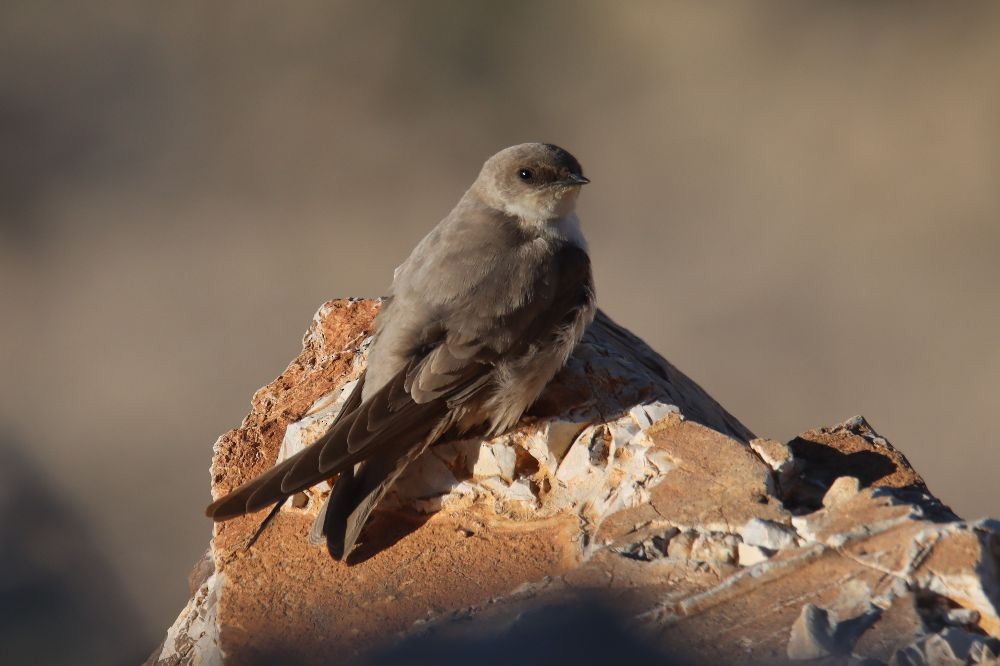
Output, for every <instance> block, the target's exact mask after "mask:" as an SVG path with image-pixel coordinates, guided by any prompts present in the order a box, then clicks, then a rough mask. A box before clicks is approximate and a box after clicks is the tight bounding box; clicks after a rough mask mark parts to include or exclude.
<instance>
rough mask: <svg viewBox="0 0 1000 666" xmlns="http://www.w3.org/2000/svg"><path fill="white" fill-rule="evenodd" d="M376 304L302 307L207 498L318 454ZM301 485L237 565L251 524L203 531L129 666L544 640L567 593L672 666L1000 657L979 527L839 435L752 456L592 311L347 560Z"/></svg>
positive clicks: (995, 554)
mask: <svg viewBox="0 0 1000 666" xmlns="http://www.w3.org/2000/svg"><path fill="white" fill-rule="evenodd" d="M377 309H378V302H376V301H364V300H345V301H332V302H330V303H327V304H325V305H324V306H323V307H322V308H320V310H319V312H318V313H317V315H316V317H315V320H314V322H313V324H312V326H311V327H310V329H309V332H308V333H307V334H306V337H305V340H304V348H303V351H302V353H301V354H300V355H299V357H298V358H297V359H295V361H293V362H292V363H291V364H290V365H289V367H288V369H287V370H286V371H285V372H284V373H283V374H282V375H281V376H280V377H279V378H278V379H276V380H275V381H274V382H272V383H271V384H270V385H268V386H267V387H265V388H263V389H261V390H260V391H258V392H257V394H256V395H255V396H254V398H253V401H252V409H251V412H250V414H249V415H248V416H247V417H246V419H244V421H243V424H242V425H241V426H240V427H239V428H237V429H236V430H233V431H231V432H229V433H227V434H225V435H223V436H222V437H221V438H220V439H219V441H218V442H217V443H216V447H215V457H214V460H213V464H212V491H213V494H214V495H215V496H218V495H220V494H222V493H225V492H227V491H228V490H230V489H231V488H234V487H235V486H237V485H238V484H240V483H242V482H243V481H245V480H246V479H248V478H250V477H251V476H254V475H256V474H259V473H260V472H262V471H263V470H265V469H267V468H268V467H269V466H270V465H272V464H274V462H275V461H276V460H277V459H279V458H281V457H286V456H288V455H292V454H293V453H294V452H295V451H297V450H299V449H300V448H302V447H303V446H307V445H308V444H309V443H310V442H311V441H313V440H315V438H316V437H318V436H319V434H320V433H321V432H322V430H323V428H324V427H325V426H326V424H328V423H329V421H330V420H331V419H332V418H333V417H334V416H335V415H336V412H337V410H338V409H339V408H340V404H341V402H342V399H343V395H344V394H345V391H346V390H349V386H350V382H351V381H352V380H354V379H356V378H357V376H358V374H359V373H360V372H361V370H362V368H363V367H364V359H365V354H366V350H367V344H368V342H369V340H368V336H369V335H370V333H371V324H372V320H373V318H374V315H375V313H376V312H377ZM326 492H329V488H328V486H327V485H326V484H322V487H318V488H316V489H313V490H310V491H308V492H307V493H303V494H302V495H300V496H298V497H296V498H295V501H294V502H290V503H289V505H288V506H286V507H285V508H284V509H283V510H282V511H281V513H280V514H279V515H278V517H277V518H276V519H275V521H274V522H273V524H272V525H271V526H270V527H269V528H268V529H267V530H265V531H264V533H263V535H262V536H261V538H260V539H259V540H258V541H257V542H256V543H254V544H253V545H252V547H250V548H247V547H246V544H247V542H248V540H249V538H250V536H251V535H252V534H253V531H254V530H255V528H256V527H257V524H258V523H259V521H260V519H261V516H250V517H245V518H241V519H237V520H233V521H230V522H227V523H223V524H220V525H217V526H216V530H215V535H214V538H213V540H212V543H211V546H210V549H209V554H208V560H207V561H206V564H205V565H204V566H202V567H200V568H199V571H200V572H201V573H200V575H199V576H198V578H197V580H196V581H195V583H196V585H197V589H196V590H195V591H194V593H193V597H192V599H191V601H190V602H189V604H188V606H187V607H186V608H185V609H184V610H183V611H182V613H181V615H180V616H179V617H178V619H177V621H176V622H175V624H174V625H173V626H172V627H171V628H170V630H169V631H168V633H167V637H166V640H165V642H164V644H163V646H162V647H161V648H160V649H159V650H157V652H156V653H155V654H154V655H153V656H152V657H151V660H150V661H151V663H163V664H182V663H183V664H188V663H204V664H215V663H233V664H244V663H265V662H267V663H269V662H272V661H279V660H283V661H288V662H292V663H343V662H346V661H350V660H353V659H361V660H364V659H374V660H376V661H378V660H379V659H382V660H388V661H393V660H397V661H398V660H401V659H402V661H403V662H404V663H416V662H406V661H405V659H403V655H406V654H411V655H412V654H417V653H418V652H419V651H420V650H425V649H428V650H431V652H430V653H433V649H432V648H431V647H428V646H433V645H434V644H435V641H436V642H437V643H438V644H442V645H446V646H457V645H465V646H481V647H483V649H486V647H485V646H490V648H489V649H511V648H513V647H514V646H513V645H509V644H507V645H505V644H504V641H508V643H509V642H510V641H513V640H515V638H514V637H515V636H516V635H517V631H518V630H519V628H520V629H525V628H526V627H527V625H531V627H534V628H535V629H537V630H538V631H541V632H543V633H544V634H545V635H549V636H560V635H562V634H559V632H558V627H557V625H555V624H553V625H552V627H549V624H547V623H552V622H556V620H557V619H558V617H567V618H573V617H575V615H574V614H573V612H571V611H566V613H552V612H545V611H539V609H547V608H564V609H578V608H581V606H580V599H581V598H584V599H586V600H587V602H588V603H592V602H594V600H597V601H596V603H601V602H603V604H604V605H605V607H606V608H607V609H610V610H608V612H609V613H611V615H612V616H613V617H615V618H617V621H620V622H621V623H622V624H623V625H624V626H625V627H627V628H631V629H632V630H635V631H638V632H639V633H640V634H641V635H642V636H644V637H645V639H646V643H645V644H644V647H643V649H647V650H649V651H650V652H649V654H662V655H666V657H669V656H673V657H674V658H676V659H679V660H680V661H682V662H684V663H705V664H718V663H727V664H728V663H764V664H771V663H786V662H789V661H795V660H799V659H816V660H820V663H847V662H848V661H850V660H855V663H861V662H859V661H857V660H861V659H867V660H868V661H867V662H864V663H888V662H892V663H899V664H908V663H988V662H987V660H989V659H991V658H995V655H996V652H997V650H998V645H1000V644H998V642H997V641H996V639H995V638H993V636H996V635H998V634H1000V615H998V610H997V609H998V603H1000V592H998V591H1000V572H998V567H1000V537H998V534H997V530H996V529H995V527H996V526H995V524H994V523H993V522H990V521H983V522H979V523H966V522H963V521H960V520H959V519H958V518H957V517H955V516H954V515H953V514H952V513H951V512H950V511H949V510H948V509H947V508H946V507H944V506H942V505H941V504H940V503H939V502H937V500H935V499H934V497H933V496H932V495H930V494H929V492H928V491H927V488H926V486H925V484H924V482H923V481H922V480H921V479H920V477H919V475H918V474H917V473H916V472H915V471H914V470H913V469H912V467H911V466H910V465H909V463H908V462H907V461H906V459H905V458H904V457H903V456H902V454H901V453H899V452H898V451H897V450H896V449H894V448H893V447H892V446H891V445H890V444H889V443H888V442H887V441H886V440H885V439H883V438H882V437H879V436H878V435H877V434H876V433H875V432H874V430H873V429H872V428H871V427H870V426H869V425H868V424H867V423H866V422H865V421H864V419H861V418H860V417H856V418H854V419H851V420H850V421H848V422H846V423H844V424H841V425H839V426H836V427H834V428H825V429H821V430H816V431H810V432H808V433H804V434H803V435H801V436H800V437H798V438H796V439H795V440H793V441H792V442H790V443H789V444H787V445H785V444H782V443H780V442H774V441H771V440H761V439H754V437H753V434H752V433H751V432H750V431H749V430H748V429H747V428H746V427H744V426H743V425H742V424H741V423H740V422H739V421H738V420H736V419H735V418H734V417H733V416H732V415H730V414H729V413H727V412H726V411H725V410H724V409H723V408H722V407H721V406H719V404H718V403H716V402H715V401H714V400H713V399H712V398H711V397H710V396H708V395H707V394H706V393H705V392H704V391H703V390H702V389H701V388H700V387H699V386H698V385H697V384H695V383H694V382H693V381H691V380H690V379H688V378H687V377H686V376H685V375H683V374H682V373H681V372H679V371H678V370H677V369H676V368H674V367H673V366H671V365H670V364H669V363H667V362H666V361H664V360H663V359H662V358H660V357H659V356H658V355H657V354H656V353H655V352H653V351H652V350H650V349H649V348H648V347H647V346H646V345H645V344H644V343H642V341H640V340H639V339H638V338H636V337H635V336H633V335H631V334H630V333H628V332H627V331H625V330H624V329H622V328H620V327H619V326H617V325H616V324H615V323H614V322H612V321H611V320H610V319H608V318H607V317H606V316H604V315H603V314H600V315H599V316H598V318H597V320H596V321H595V323H594V324H593V326H592V327H591V328H590V329H589V330H588V333H587V335H586V337H585V339H584V341H583V342H582V343H581V345H580V346H579V348H578V349H577V352H576V353H575V354H574V356H573V358H572V359H571V360H570V362H569V364H568V365H567V368H566V369H565V370H564V371H563V372H562V373H561V374H560V375H559V376H558V377H557V379H556V380H555V381H554V382H553V384H552V386H550V387H549V389H548V390H547V391H546V393H545V395H544V396H543V397H542V399H541V400H540V401H539V402H538V404H536V406H535V407H534V408H533V410H532V411H531V414H530V415H529V416H528V417H526V418H525V419H524V421H523V422H522V424H521V425H520V426H519V428H518V429H516V430H515V431H513V432H511V433H507V434H505V435H503V436H501V437H497V438H495V439H493V440H489V441H480V440H466V441H457V442H444V443H441V444H439V445H436V446H435V447H432V449H431V450H429V451H428V452H427V453H426V454H424V456H422V458H421V459H420V460H418V461H417V462H416V463H415V464H414V465H413V466H412V468H411V469H410V470H408V471H407V473H406V475H405V476H404V478H402V479H401V480H400V481H399V482H398V483H397V484H396V486H395V487H394V490H393V492H392V493H391V495H390V497H389V498H388V501H387V502H386V503H385V506H384V508H383V510H382V511H380V512H378V513H377V514H376V516H375V519H374V520H373V522H372V524H371V525H370V526H369V528H368V529H366V532H365V534H364V543H363V545H362V547H361V550H360V558H359V559H360V561H359V562H357V563H355V564H353V565H351V566H348V565H346V564H344V563H340V562H334V561H332V560H330V558H329V557H328V556H327V554H326V552H325V549H323V548H320V547H314V546H311V545H309V543H308V540H307V533H308V530H309V526H310V523H311V521H312V518H313V517H314V516H315V513H316V511H317V509H318V506H319V504H320V502H321V500H322V498H323V495H324V494H325V493H326ZM607 624H608V623H607V622H604V623H603V624H602V626H605V625H607ZM536 625H537V626H536ZM609 631H610V630H609ZM624 635H625V634H621V635H619V634H615V633H614V632H613V631H612V632H610V633H609V634H608V636H609V638H608V640H614V636H618V639H620V640H622V641H625V642H626V643H627V642H628V641H629V640H631V639H625V638H622V636H624ZM588 636H589V634H588ZM563 640H565V641H572V642H575V641H578V640H579V641H583V640H584V638H583V635H581V633H580V632H579V631H578V632H577V633H575V634H574V633H570V634H568V635H566V636H565V637H564V639H563ZM394 646H395V647H394ZM401 646H402V647H401ZM470 649H471V648H470ZM623 649H624V648H623ZM629 649H632V648H631V647H630V648H629ZM380 650H390V651H391V650H396V652H388V653H386V652H380ZM414 651H416V652H414ZM430 653H428V654H430ZM420 654H424V653H420ZM444 654H450V653H449V652H447V651H446V652H445V653H444ZM586 654H589V655H590V656H591V657H592V658H593V659H597V656H596V655H597V652H593V651H591V652H587V653H586ZM377 655H382V656H381V657H379V656H377ZM386 655H394V657H393V658H389V657H387V656H386ZM942 655H944V656H942ZM949 655H950V656H949ZM942 659H952V660H953V661H941V660H942ZM907 660H908V661H907ZM920 660H923V661H922V662H921V661H920ZM935 660H938V661H935ZM438 661H440V659H438ZM456 663H457V661H456ZM990 663H992V662H990Z"/></svg>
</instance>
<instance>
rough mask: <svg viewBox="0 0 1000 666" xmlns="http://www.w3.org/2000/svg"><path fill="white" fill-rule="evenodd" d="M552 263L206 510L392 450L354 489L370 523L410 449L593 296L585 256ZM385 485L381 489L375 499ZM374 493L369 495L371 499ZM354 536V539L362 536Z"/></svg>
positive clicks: (248, 500) (235, 511) (240, 503)
mask: <svg viewBox="0 0 1000 666" xmlns="http://www.w3.org/2000/svg"><path fill="white" fill-rule="evenodd" d="M553 261H555V262H556V264H557V265H556V266H555V268H556V270H551V267H549V269H548V270H541V271H539V272H538V274H537V275H536V276H533V279H531V282H532V283H533V284H531V291H532V293H530V294H525V297H524V298H521V299H518V302H516V305H515V307H513V308H511V307H509V306H508V307H506V308H504V310H505V311H501V312H498V311H496V310H495V309H493V308H488V309H487V310H494V311H493V312H489V311H486V312H476V311H470V312H464V313H462V315H461V316H459V317H457V318H456V320H455V321H449V322H445V324H446V326H445V327H444V328H445V334H444V335H443V337H441V339H439V340H438V341H437V342H436V344H432V345H428V346H427V347H425V349H424V352H423V353H422V354H415V355H414V356H413V357H412V358H411V359H410V360H409V362H408V363H407V364H406V366H405V367H404V368H402V369H401V370H400V371H399V372H397V373H396V374H395V376H394V377H393V378H392V379H391V380H390V381H389V382H388V383H386V384H385V385H384V386H383V387H381V388H380V389H379V390H378V391H376V392H375V393H374V394H372V395H371V396H369V397H368V399H366V400H363V401H362V400H361V395H362V387H363V382H364V376H362V380H361V381H359V383H358V386H357V387H355V389H354V392H353V393H352V394H351V396H350V397H349V398H348V400H347V402H346V404H345V405H344V408H343V409H342V411H341V413H340V415H339V416H338V418H337V419H336V421H335V422H334V423H333V425H332V426H331V427H330V428H329V430H328V431H327V432H326V433H325V434H324V435H323V436H322V437H321V438H320V439H319V440H318V441H317V442H316V443H315V444H313V445H312V446H310V447H308V448H307V449H305V450H303V451H300V452H299V453H298V454H296V455H295V456H293V457H291V458H289V459H288V460H285V461H283V462H282V463H280V464H278V465H276V466H275V467H274V468H272V469H271V470H268V471H267V472H265V473H264V474H262V475H261V476H259V477H257V478H255V479H253V480H251V481H249V482H247V483H245V484H243V485H242V486H240V487H239V488H237V489H236V490H234V491H233V492H231V493H230V494H228V495H226V496H225V497H222V498H220V499H218V500H216V501H215V502H214V503H212V504H211V505H210V506H209V507H208V509H207V511H206V513H207V514H208V515H209V516H210V517H212V518H213V519H215V520H216V521H220V520H226V519H229V518H234V517H236V516H240V515H243V514H245V513H250V512H254V511H257V510H260V509H263V508H266V507H267V506H269V505H271V504H273V503H274V502H277V501H280V500H282V499H283V498H285V497H287V496H289V495H291V494H294V493H296V492H300V491H302V490H304V489H306V488H309V487H310V486H312V485H315V484H316V483H319V482H320V481H323V480H326V479H329V478H330V477H332V476H334V475H336V474H338V473H340V472H343V471H344V470H347V469H351V468H353V466H354V465H355V464H357V463H359V462H362V461H364V460H367V459H369V458H373V457H377V456H380V454H382V453H383V452H384V453H385V454H386V457H387V458H393V459H394V460H393V461H389V460H386V461H385V462H384V463H381V464H380V465H376V466H375V467H379V469H377V470H376V469H374V468H373V469H372V470H371V473H369V474H365V475H364V478H363V479H359V480H358V481H356V482H355V484H354V485H358V486H359V487H358V490H359V491H360V490H364V491H365V493H364V494H363V495H361V496H358V497H357V498H356V500H355V501H352V502H351V505H352V510H351V513H352V514H353V515H354V516H357V517H359V518H362V517H361V516H360V515H359V514H360V513H363V514H364V517H367V515H368V513H370V509H371V507H368V509H366V510H365V511H363V512H359V511H356V509H358V507H359V506H361V505H362V504H365V505H367V504H372V506H373V505H374V502H375V501H377V499H378V497H381V495H382V493H383V492H384V487H382V486H385V485H386V484H385V483H384V482H385V480H386V477H387V476H392V477H394V476H395V475H396V474H397V473H398V471H399V470H400V469H401V467H400V466H399V465H398V464H396V463H397V462H398V461H399V458H400V457H403V458H405V459H409V456H402V455H401V454H402V453H403V452H405V451H407V450H410V449H416V448H422V447H419V445H420V444H422V443H425V440H426V439H427V438H428V436H429V435H430V434H431V433H435V432H439V431H440V430H441V425H442V423H443V422H444V421H446V420H447V419H448V415H449V412H451V411H452V410H454V409H456V408H457V407H460V406H461V405H463V404H466V403H468V402H470V401H473V400H475V397H476V396H477V395H478V394H479V393H480V392H481V391H482V390H483V389H485V388H487V387H489V386H490V385H491V379H492V371H493V369H494V367H495V364H496V363H497V362H498V360H499V359H502V358H503V357H505V356H507V355H509V354H523V353H525V352H526V351H528V350H529V349H530V348H531V346H532V345H534V344H537V343H539V342H541V339H542V338H543V337H544V336H545V335H547V334H548V333H549V332H550V331H552V330H553V329H555V328H558V327H559V326H560V325H561V324H563V322H564V320H565V319H566V318H567V316H568V313H570V312H571V311H573V310H575V309H578V308H579V307H580V306H581V305H582V302H583V300H584V299H586V298H589V297H590V295H591V292H590V291H589V290H590V288H591V287H590V280H589V277H590V276H589V271H590V267H589V260H588V258H587V255H586V253H585V252H583V251H582V250H579V249H577V248H573V247H572V246H567V247H566V248H564V249H562V250H561V251H559V252H557V253H556V255H555V256H554V257H553ZM581 290H582V291H581ZM576 292H579V294H577V293H576ZM578 296H579V297H578ZM383 449H384V451H383ZM382 467H384V468H385V469H384V470H383V469H381V468H382ZM375 472H378V473H375ZM377 487H382V489H381V491H380V492H378V493H377V496H375V497H372V490H373V489H375V488H377ZM352 494H354V493H352ZM365 497H369V498H370V499H369V500H368V501H367V502H365V501H364V498H365ZM339 513H341V515H342V511H341V512H339ZM356 522H357V523H358V524H357V525H356V527H355V528H354V529H355V530H359V529H360V525H361V524H363V522H364V520H363V518H362V520H360V521H356ZM347 536H349V537H350V541H351V542H352V543H353V538H355V537H356V536H357V534H356V533H355V534H354V535H353V536H351V535H347Z"/></svg>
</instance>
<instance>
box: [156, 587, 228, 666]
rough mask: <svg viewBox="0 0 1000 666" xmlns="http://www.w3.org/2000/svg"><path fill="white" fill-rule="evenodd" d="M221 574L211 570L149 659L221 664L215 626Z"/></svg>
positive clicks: (196, 665) (197, 665)
mask: <svg viewBox="0 0 1000 666" xmlns="http://www.w3.org/2000/svg"><path fill="white" fill-rule="evenodd" d="M223 583H224V575H223V574H221V573H218V572H216V573H213V574H212V575H211V576H209V577H208V580H206V581H205V582H204V583H203V584H202V585H201V587H200V588H198V591H197V592H195V593H194V595H193V596H192V597H191V599H190V601H188V603H187V606H185V607H184V610H182V611H181V613H180V615H179V616H178V617H177V619H176V620H175V621H174V623H173V625H171V626H170V628H169V629H167V638H166V640H164V642H163V647H162V648H160V652H159V654H154V655H153V657H151V658H150V662H152V663H178V664H192V665H194V666H221V665H222V663H223V661H224V655H223V653H222V650H221V648H220V647H219V630H218V626H217V624H216V619H217V613H218V602H219V594H220V590H221V589H222V586H223Z"/></svg>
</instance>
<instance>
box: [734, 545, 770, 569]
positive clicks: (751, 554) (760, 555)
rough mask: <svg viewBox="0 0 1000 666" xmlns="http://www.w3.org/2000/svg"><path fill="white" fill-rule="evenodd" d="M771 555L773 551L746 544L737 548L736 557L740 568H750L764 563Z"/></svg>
mask: <svg viewBox="0 0 1000 666" xmlns="http://www.w3.org/2000/svg"><path fill="white" fill-rule="evenodd" d="M772 555H774V552H773V551H770V550H768V549H766V548H761V547H760V546H751V545H749V544H746V543H740V544H739V546H738V548H737V557H738V559H739V562H740V566H741V567H752V566H753V565H755V564H760V563H761V562H766V561H767V560H768V559H770V557H771V556H772Z"/></svg>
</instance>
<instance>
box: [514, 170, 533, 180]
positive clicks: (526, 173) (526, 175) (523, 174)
mask: <svg viewBox="0 0 1000 666" xmlns="http://www.w3.org/2000/svg"><path fill="white" fill-rule="evenodd" d="M517 177H518V178H520V179H521V180H531V179H532V178H534V177H535V174H534V173H533V172H532V171H531V169H521V170H520V171H518V172H517Z"/></svg>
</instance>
